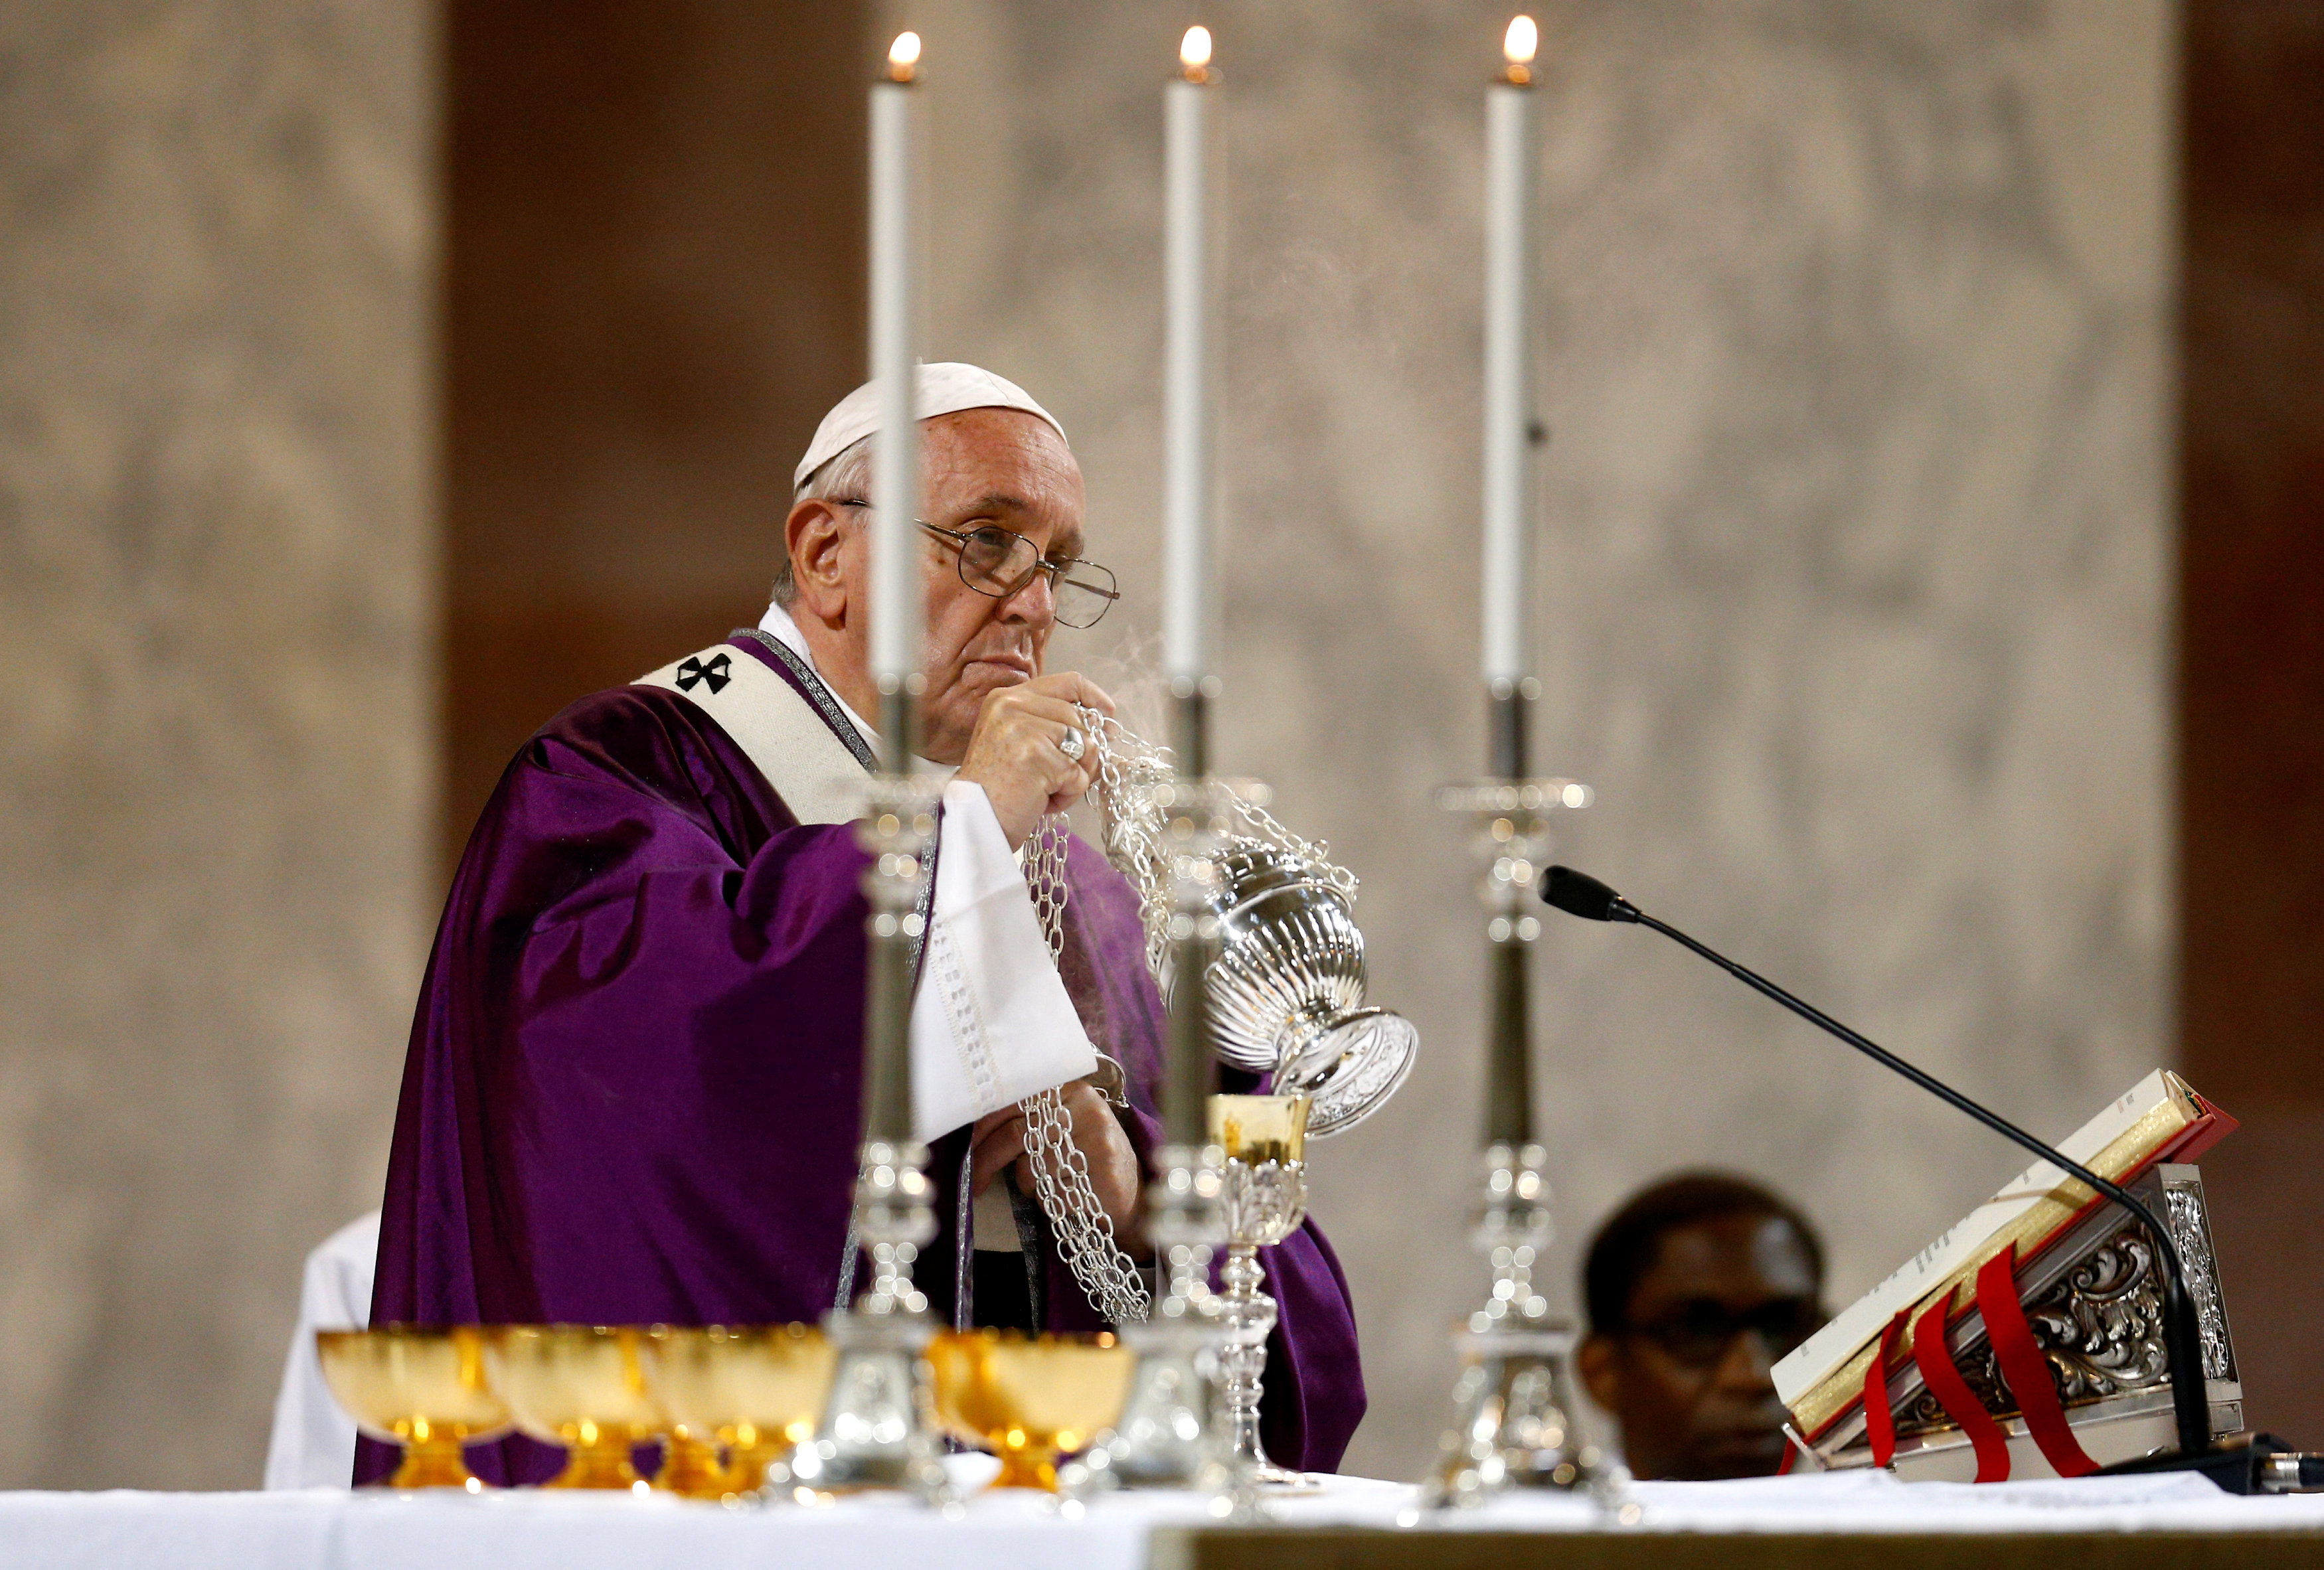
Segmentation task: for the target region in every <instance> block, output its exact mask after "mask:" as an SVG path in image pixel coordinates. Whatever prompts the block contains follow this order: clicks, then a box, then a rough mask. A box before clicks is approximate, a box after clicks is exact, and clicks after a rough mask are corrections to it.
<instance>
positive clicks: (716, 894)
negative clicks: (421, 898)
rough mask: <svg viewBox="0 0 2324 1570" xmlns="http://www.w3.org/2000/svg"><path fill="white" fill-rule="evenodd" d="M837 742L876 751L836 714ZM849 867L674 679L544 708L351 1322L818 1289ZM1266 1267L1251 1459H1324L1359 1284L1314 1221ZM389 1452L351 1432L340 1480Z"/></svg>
mask: <svg viewBox="0 0 2324 1570" xmlns="http://www.w3.org/2000/svg"><path fill="white" fill-rule="evenodd" d="M726 647H727V648H728V649H730V650H732V651H733V654H734V656H735V657H737V658H743V659H755V660H758V661H760V662H761V664H763V665H766V666H770V667H771V668H772V669H773V670H774V672H775V674H776V675H779V676H780V677H781V678H782V679H783V680H784V681H785V682H786V683H788V684H789V685H790V686H791V687H792V688H793V689H794V690H795V691H796V692H797V693H798V695H799V697H800V699H801V701H802V702H809V701H810V694H811V693H812V694H814V695H815V696H817V697H821V696H825V694H823V693H819V692H817V691H816V684H815V678H814V676H813V675H809V674H807V673H805V672H803V671H797V670H794V669H792V668H791V667H790V666H788V664H787V663H786V662H785V661H783V660H781V659H779V658H778V657H777V656H775V655H774V654H773V653H772V652H771V651H770V650H769V649H768V648H767V647H765V646H764V645H763V644H761V642H760V641H759V640H758V639H757V638H754V637H750V636H745V635H742V634H738V635H737V636H736V637H734V638H732V639H730V640H729V642H728V644H727V646H726ZM827 708H828V705H827V704H825V705H824V707H822V708H818V709H817V710H816V712H818V713H823V712H825V711H826V710H827ZM825 722H826V723H827V724H829V723H831V721H830V720H829V719H828V718H826V721H825ZM843 727H845V721H844V718H843V719H840V720H839V721H838V722H837V723H835V724H832V729H833V730H835V731H842V730H843ZM840 739H841V740H842V741H843V742H844V743H846V744H847V745H848V747H849V748H850V750H851V751H853V752H856V753H857V754H858V756H859V757H860V756H864V754H863V753H862V747H861V740H862V739H861V737H860V736H857V735H855V734H854V733H853V730H852V728H846V729H845V730H844V732H843V733H842V734H841V738H840ZM865 861H866V858H865V855H864V852H863V851H862V849H861V848H860V847H859V846H858V845H857V844H856V842H855V836H854V831H853V828H852V827H850V826H849V825H845V824H802V823H800V822H798V819H797V818H796V817H795V816H794V815H793V814H792V813H791V812H790V811H789V810H788V808H787V807H786V806H785V805H784V803H783V802H782V800H781V798H780V797H779V796H778V795H777V794H775V792H774V791H773V789H772V788H771V787H770V785H768V783H767V781H766V779H765V777H764V776H761V774H760V772H759V770H758V769H757V768H756V767H753V765H752V763H751V761H750V759H749V757H746V756H745V755H744V753H743V751H742V748H740V747H738V746H737V745H736V744H735V743H734V742H733V740H732V739H730V738H729V737H728V736H727V734H726V732H725V731H724V730H723V729H721V728H720V727H719V725H718V724H717V723H716V721H714V720H712V719H711V718H710V717H709V716H708V715H707V714H705V713H704V712H702V711H701V710H700V709H698V708H696V706H695V705H694V704H693V703H692V702H689V701H688V700H687V699H686V698H685V697H683V696H681V695H679V694H678V693H673V692H670V691H668V690H667V689H665V688H661V687H653V686H630V687H621V688H617V689H614V690H613V691H611V692H604V693H597V694H595V695H594V696H592V697H588V698H584V699H582V700H581V701H580V702H577V703H575V704H574V705H573V706H572V707H570V708H568V709H567V710H566V711H565V712H563V713H561V714H559V715H558V716H557V718H556V719H554V720H552V721H549V724H548V725H546V726H545V727H543V728H542V729H541V730H540V731H539V734H537V735H536V736H534V737H533V738H532V739H531V740H530V741H529V742H527V743H526V744H525V747H524V748H523V750H522V751H521V752H520V753H519V754H518V755H517V757H516V758H515V760H514V761H513V762H512V763H511V764H510V766H509V768H508V771H507V773H506V774H504V775H503V776H502V778H501V782H500V785H499V787H498V788H497V789H496V790H495V791H494V792H493V797H492V800H491V802H490V803H488V804H487V805H486V806H485V808H484V815H483V817H482V818H480V819H479V820H478V822H477V824H476V828H475V832H474V833H473V834H472V835H471V836H470V837H469V840H468V846H467V849H466V852H465V853H464V854H463V855H462V857H461V858H460V866H459V869H458V871H457V873H456V874H455V875H454V877H453V879H452V890H451V895H450V898H449V899H448V900H447V902H446V905H445V910H444V918H443V922H442V923H441V925H440V926H439V927H438V929H437V933H436V946H435V950H434V952H433V953H432V955H431V956H430V958H429V964H428V972H427V977H426V979H425V981H424V982H423V983H422V985H421V988H420V1004H419V1008H418V1012H417V1014H416V1015H415V1017H414V1019H413V1021H412V1027H411V1043H410V1051H409V1053H408V1055H407V1057H406V1059H405V1062H404V1071H403V1088H402V1093H401V1097H400V1099H399V1102H398V1105H397V1108H396V1119H395V1139H394V1143H393V1146H392V1150H391V1152H390V1154H389V1160H388V1175H387V1194H386V1199H385V1201H384V1204H383V1211H382V1217H381V1224H380V1244H379V1269H378V1276H377V1280H376V1284H375V1286H374V1293H373V1298H372V1323H373V1324H374V1325H385V1324H391V1323H407V1324H425V1325H458V1324H486V1325H491V1324H539V1323H550V1322H576V1323H584V1324H598V1325H609V1324H610V1325H643V1324H652V1323H657V1322H662V1323H669V1324H678V1325H707V1324H763V1323H771V1322H781V1321H816V1320H820V1319H821V1318H823V1317H824V1316H825V1314H826V1313H827V1312H829V1311H830V1309H831V1308H832V1306H833V1302H834V1299H835V1294H836V1291H837V1289H838V1283H839V1278H840V1270H841V1264H842V1259H841V1255H842V1253H843V1251H844V1248H845V1247H846V1239H847V1218H848V1204H849V1190H850V1188H851V1186H852V1185H853V1180H854V1175H855V1161H856V1148H857V1144H858V1141H859V1137H860V1134H861V1128H862V1106H861V1101H860V1097H861V1079H862V1055H863V1005H864V970H865V940H864V935H863V923H864V919H865V916H866V914H867V907H866V905H865V903H864V899H863V895H862V892H861V889H860V888H859V880H860V879H861V877H862V872H863V869H864V865H865ZM1066 871H1067V881H1068V884H1069V886H1070V889H1071V894H1070V896H1069V898H1068V900H1067V903H1066V906H1065V954H1064V958H1063V959H1062V961H1061V962H1060V965H1059V970H1060V973H1061V975H1062V977H1063V978H1064V981H1065V988H1066V991H1067V993H1068V994H1069V995H1070V996H1071V997H1072V998H1073V1001H1074V1007H1075V1009H1076V1010H1077V1011H1078V1013H1079V1014H1080V1016H1081V1020H1082V1023H1083V1024H1084V1027H1085V1028H1086V1029H1087V1030H1088V1031H1089V1033H1090V1039H1091V1040H1092V1041H1093V1042H1095V1043H1096V1044H1097V1046H1098V1048H1099V1050H1100V1051H1104V1052H1106V1053H1108V1054H1110V1055H1111V1056H1112V1057H1114V1058H1116V1059H1118V1060H1120V1062H1121V1063H1122V1065H1123V1066H1124V1068H1125V1070H1127V1077H1128V1080H1129V1089H1130V1099H1131V1101H1132V1103H1133V1108H1132V1110H1131V1111H1130V1113H1128V1114H1125V1115H1124V1116H1123V1122H1124V1125H1125V1126H1126V1127H1127V1129H1128V1132H1129V1134H1130V1141H1131V1143H1133V1145H1135V1146H1136V1148H1137V1150H1138V1152H1139V1159H1140V1161H1143V1162H1146V1163H1148V1166H1149V1169H1150V1164H1151V1152H1152V1150H1153V1148H1154V1146H1155V1144H1156V1143H1157V1140H1158V1135H1159V1127H1160V1125H1159V1124H1158V1122H1157V1118H1156V1116H1155V1108H1156V1107H1157V1105H1158V1097H1159V1096H1160V1088H1161V1077H1162V1061H1161V1050H1162V1042H1163V1040H1164V1028H1163V1012H1162V1006H1161V1003H1160V1000H1159V997H1158V996H1157V993H1156V990H1155V987H1154V983H1153V980H1152V978H1150V977H1149V976H1148V974H1147V971H1146V965H1145V959H1144V951H1145V934H1144V932H1143V931H1142V929H1141V928H1140V926H1139V917H1138V904H1137V897H1136V895H1134V893H1133V892H1132V891H1131V890H1130V886H1129V885H1128V884H1127V883H1126V882H1125V881H1124V880H1123V879H1122V878H1121V877H1120V875H1119V874H1117V873H1116V872H1115V871H1114V870H1113V868H1111V867H1110V866H1109V865H1107V863H1106V861H1105V858H1103V856H1102V855H1101V854H1099V853H1098V852H1097V851H1096V850H1094V849H1092V848H1091V847H1089V846H1088V845H1086V844H1084V843H1083V842H1082V841H1081V840H1074V841H1073V842H1072V844H1071V846H1070V847H1069V849H1068V855H1067V861H1066ZM1229 1078H1231V1079H1232V1078H1239V1076H1229ZM1237 1088H1240V1087H1237ZM967 1143H968V1131H967V1130H966V1129H960V1130H957V1131H955V1132H954V1133H953V1134H947V1135H945V1137H944V1138H943V1139H940V1140H938V1141H936V1143H935V1144H934V1146H933V1147H932V1157H931V1161H930V1166H931V1175H932V1176H933V1177H934V1179H935V1180H936V1186H937V1189H938V1190H939V1198H938V1201H937V1204H936V1214H937V1217H938V1218H939V1221H940V1224H941V1226H942V1231H941V1232H940V1233H939V1234H938V1235H937V1237H936V1240H935V1241H934V1242H933V1243H931V1244H929V1245H928V1247H927V1250H926V1251H925V1252H924V1253H922V1254H921V1256H920V1264H919V1268H918V1272H916V1279H917V1280H918V1282H919V1285H920V1288H921V1290H924V1291H925V1292H927V1295H928V1297H929V1299H930V1303H931V1309H932V1311H933V1312H934V1313H935V1314H936V1316H937V1317H938V1318H940V1319H942V1320H944V1321H945V1322H950V1321H951V1320H952V1318H953V1317H954V1281H955V1276H956V1273H957V1265H958V1261H959V1258H960V1255H959V1253H958V1251H959V1250H960V1249H961V1248H962V1247H964V1245H965V1240H964V1239H963V1238H962V1237H961V1236H960V1228H959V1225H958V1217H959V1214H960V1209H961V1207H960V1203H959V1200H960V1195H959V1192H958V1187H959V1182H960V1176H961V1167H962V1156H963V1154H964V1152H965V1151H966V1149H967ZM1046 1253H1047V1260H1046V1262H1045V1263H1046V1268H1045V1269H1044V1270H1043V1271H1042V1272H1041V1273H1042V1278H1043V1280H1044V1281H1045V1283H1046V1291H1045V1293H1044V1296H1045V1298H1046V1301H1045V1302H1044V1303H1043V1305H1042V1324H1043V1327H1045V1328H1048V1329H1054V1330H1094V1329H1099V1328H1102V1320H1101V1319H1100V1318H1099V1316H1098V1315H1097V1313H1096V1311H1095V1310H1094V1309H1093V1308H1092V1307H1091V1306H1090V1304H1089V1301H1088V1299H1086V1298H1085V1297H1084V1295H1083V1293H1082V1290H1081V1287H1080V1285H1079V1283H1078V1282H1076V1281H1074V1277H1073V1273H1072V1272H1071V1271H1070V1270H1069V1269H1067V1267H1066V1266H1065V1262H1064V1261H1063V1260H1062V1259H1061V1258H1060V1257H1059V1256H1058V1254H1057V1252H1056V1244H1055V1243H1054V1241H1051V1242H1049V1243H1048V1244H1047V1248H1046ZM1260 1258H1261V1262H1262V1263H1263V1264H1264V1265H1265V1267H1266V1271H1267V1275H1268V1290H1269V1291H1271V1292H1272V1293H1274V1295H1275V1296H1276V1298H1277V1300H1278V1301H1279V1302H1280V1304H1281V1319H1280V1322H1279V1323H1278V1325H1277V1328H1276V1331H1275V1336H1274V1339H1273V1341H1272V1342H1271V1344H1270V1345H1269V1348H1268V1367H1267V1394H1266V1401H1265V1404H1264V1406H1263V1408H1262V1416H1263V1422H1264V1432H1265V1437H1266V1442H1267V1446H1268V1453H1269V1454H1270V1455H1273V1456H1274V1457H1275V1458H1276V1459H1277V1460H1278V1461H1280V1462H1282V1463H1283V1464H1286V1465H1291V1466H1300V1467H1306V1468H1309V1469H1313V1470H1321V1471H1329V1470H1331V1469H1332V1468H1333V1467H1334V1466H1336V1465H1337V1464H1338V1463H1339V1460H1340V1456H1341V1455H1342V1452H1343V1451H1344V1450H1345V1449H1346V1447H1347V1443H1348V1439H1349V1437H1350V1436H1351V1435H1352V1434H1353V1433H1354V1432H1355V1428H1356V1424H1357V1422H1358V1420H1359V1419H1361V1417H1362V1416H1363V1410H1364V1392H1363V1380H1362V1373H1361V1371H1360V1367H1359V1364H1358V1360H1357V1349H1356V1331H1355V1319H1354V1315H1353V1311H1352V1309H1351V1307H1350V1303H1349V1298H1348V1288H1347V1282H1346V1280H1345V1278H1344V1277H1343V1276H1342V1274H1341V1272H1340V1266H1339V1262H1338V1260H1337V1259H1336V1258H1334V1257H1333V1253H1332V1249H1331V1245H1330V1244H1328V1243H1326V1242H1325V1241H1324V1238H1323V1234H1322V1233H1321V1232H1320V1231H1319V1230H1317V1229H1316V1227H1315V1225H1314V1222H1313V1221H1310V1222H1309V1223H1308V1224H1307V1225H1306V1226H1304V1227H1302V1228H1301V1230H1300V1231H1299V1232H1298V1233H1297V1234H1296V1235H1294V1236H1293V1237H1292V1238H1291V1239H1290V1240H1289V1241H1288V1242H1286V1243H1285V1244H1283V1245H1282V1246H1280V1247H1278V1248H1273V1249H1268V1250H1265V1251H1263V1252H1262V1253H1261V1256H1260ZM392 1462H393V1453H392V1448H391V1447H389V1446H381V1445H377V1444H374V1442H372V1441H370V1440H364V1441H361V1442H360V1443H359V1445H358V1446H357V1451H356V1457H355V1481H356V1482H358V1483H370V1482H375V1481H377V1480H379V1479H380V1478H382V1477H383V1476H385V1475H386V1474H387V1472H388V1471H389V1470H390V1469H391V1467H392ZM469 1464H471V1465H472V1466H473V1467H474V1468H475V1471H476V1473H477V1474H478V1475H479V1476H481V1477H483V1478H484V1480H485V1481H486V1482H488V1483H534V1482H540V1481H543V1480H545V1479H546V1478H548V1477H549V1476H550V1475H552V1474H554V1473H555V1472H556V1470H557V1468H558V1464H560V1455H559V1453H558V1452H557V1451H555V1450H554V1449H552V1448H549V1447H548V1446H540V1445H537V1444H534V1443H533V1442H532V1441H530V1440H528V1439H525V1438H523V1437H510V1438H507V1439H503V1440H501V1441H499V1442H497V1443H495V1444H492V1445H484V1446H474V1447H472V1448H471V1449H470V1451H469Z"/></svg>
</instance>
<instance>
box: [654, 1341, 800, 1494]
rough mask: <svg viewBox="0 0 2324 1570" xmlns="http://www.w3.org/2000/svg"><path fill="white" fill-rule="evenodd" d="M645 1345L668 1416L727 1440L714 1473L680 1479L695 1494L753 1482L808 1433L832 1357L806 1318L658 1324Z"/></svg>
mask: <svg viewBox="0 0 2324 1570" xmlns="http://www.w3.org/2000/svg"><path fill="white" fill-rule="evenodd" d="M644 1351H645V1362H646V1383H647V1385H648V1387H649V1388H650V1389H651V1390H652V1391H653V1392H654V1394H655V1395H657V1396H659V1398H660V1399H661V1404H662V1409H663V1410H665V1411H667V1412H668V1413H669V1416H670V1420H671V1421H672V1422H673V1423H674V1424H679V1425H683V1426H684V1428H685V1429H686V1431H687V1433H688V1434H690V1435H696V1436H699V1437H700V1438H701V1440H702V1441H705V1442H706V1441H710V1440H715V1442H716V1443H718V1444H720V1445H724V1446H726V1447H727V1462H726V1465H725V1467H724V1470H723V1471H721V1472H720V1473H719V1474H717V1476H715V1478H713V1479H710V1480H709V1481H708V1482H706V1483H704V1484H702V1485H700V1486H699V1487H694V1488H689V1487H685V1486H680V1487H679V1488H678V1492H680V1493H687V1494H690V1495H692V1496H693V1497H695V1498H699V1499H721V1498H725V1497H728V1496H731V1495H733V1494H740V1493H748V1492H752V1490H754V1489H756V1488H758V1487H759V1486H760V1485H761V1483H765V1482H766V1480H767V1467H768V1465H769V1464H770V1463H772V1462H776V1461H779V1460H782V1459H783V1458H784V1457H785V1456H787V1455H789V1454H790V1452H791V1448H792V1446H796V1445H798V1443H799V1442H800V1441H801V1440H803V1439H807V1438H811V1437H814V1434H815V1424H816V1419H817V1418H819V1417H821V1416H822V1415H823V1403H824V1400H825V1397H827V1396H828V1395H829V1393H830V1391H831V1373H832V1368H833V1365H834V1364H835V1363H837V1362H838V1360H839V1352H838V1349H837V1348H836V1347H835V1346H833V1345H831V1343H830V1342H829V1341H828V1340H826V1339H825V1337H824V1334H823V1332H822V1331H820V1330H817V1329H816V1328H815V1327H813V1326H809V1325H706V1326H702V1327H679V1326H675V1325H657V1326H655V1327H653V1328H652V1329H650V1330H649V1331H647V1332H646V1339H645V1342H644ZM673 1459H675V1452H673ZM656 1481H657V1483H659V1479H657V1480H656Z"/></svg>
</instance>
